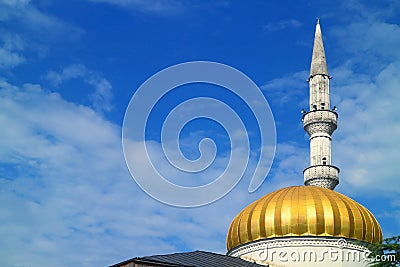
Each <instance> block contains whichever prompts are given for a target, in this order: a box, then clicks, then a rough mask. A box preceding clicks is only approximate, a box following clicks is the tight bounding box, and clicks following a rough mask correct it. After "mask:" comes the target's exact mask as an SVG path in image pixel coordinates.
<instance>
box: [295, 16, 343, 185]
mask: <svg viewBox="0 0 400 267" xmlns="http://www.w3.org/2000/svg"><path fill="white" fill-rule="evenodd" d="M331 78H332V77H331V76H329V75H328V68H327V65H326V58H325V51H324V44H323V42H322V33H321V27H320V24H319V19H318V20H317V25H316V28H315V37H314V48H313V53H312V60H311V69H310V78H309V79H308V82H309V85H310V106H309V111H308V112H306V111H304V110H303V114H304V115H303V119H302V121H303V125H304V130H305V131H306V132H307V133H308V134H309V136H310V166H309V167H308V168H306V169H304V171H303V174H304V184H305V185H315V186H320V187H325V188H329V189H332V190H333V189H334V188H335V186H336V185H337V184H338V183H339V168H337V167H335V166H333V165H332V161H331V140H332V138H331V135H332V133H333V132H334V131H335V130H336V128H337V117H338V114H337V113H336V112H335V111H334V110H335V109H336V107H334V108H333V109H331V108H330V96H329V80H330V79H331Z"/></svg>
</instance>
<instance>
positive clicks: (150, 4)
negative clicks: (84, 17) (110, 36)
mask: <svg viewBox="0 0 400 267" xmlns="http://www.w3.org/2000/svg"><path fill="white" fill-rule="evenodd" d="M89 1H91V2H94V3H107V4H110V5H114V6H117V7H120V8H124V9H129V10H135V11H139V12H143V13H153V14H161V15H172V14H176V13H178V12H181V11H183V9H184V5H183V2H182V1H178V0H89Z"/></svg>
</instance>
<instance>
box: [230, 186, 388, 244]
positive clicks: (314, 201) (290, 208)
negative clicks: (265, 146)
mask: <svg viewBox="0 0 400 267" xmlns="http://www.w3.org/2000/svg"><path fill="white" fill-rule="evenodd" d="M284 236H332V237H343V238H351V239H357V240H362V241H366V242H369V243H379V242H381V241H382V230H381V227H380V226H379V223H378V222H377V220H376V219H375V217H374V216H373V215H372V213H371V212H370V211H369V210H368V209H366V208H365V207H363V206H362V205H360V204H358V203H357V202H356V201H354V200H352V199H351V198H349V197H346V196H344V195H342V194H340V193H338V192H335V191H333V190H330V189H326V188H321V187H317V186H292V187H287V188H283V189H279V190H277V191H274V192H272V193H270V194H268V195H265V196H263V197H262V198H260V199H258V200H257V201H255V202H253V203H252V204H250V205H249V206H247V207H246V208H244V209H243V210H242V211H241V212H240V213H239V214H238V215H237V216H236V217H235V218H234V219H233V221H232V223H231V226H230V228H229V231H228V236H227V241H226V245H227V249H228V251H229V250H231V249H232V248H234V247H237V246H239V245H241V244H245V243H248V242H252V241H256V240H260V239H265V238H273V237H284Z"/></svg>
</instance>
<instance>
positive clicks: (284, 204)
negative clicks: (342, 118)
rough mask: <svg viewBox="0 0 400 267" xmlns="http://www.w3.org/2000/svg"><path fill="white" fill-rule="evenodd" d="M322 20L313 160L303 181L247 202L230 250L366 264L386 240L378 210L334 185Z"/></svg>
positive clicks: (314, 79)
mask: <svg viewBox="0 0 400 267" xmlns="http://www.w3.org/2000/svg"><path fill="white" fill-rule="evenodd" d="M330 79H331V76H329V74H328V68H327V64H326V58H325V51H324V45H323V42H322V34H321V27H320V23H319V20H318V21H317V25H316V29H315V38H314V47H313V52H312V60H311V70H310V77H309V79H308V82H309V85H310V101H309V102H310V105H309V111H305V110H303V119H302V121H303V126H304V130H305V131H306V132H307V133H308V135H309V136H310V166H309V167H307V168H305V169H304V171H303V174H304V186H292V187H287V188H282V189H279V190H277V191H274V192H272V193H269V194H267V195H265V196H263V197H262V198H260V199H258V200H257V201H255V202H253V203H252V204H250V205H249V206H247V207H246V208H244V209H243V210H242V211H241V212H240V213H239V214H238V215H237V216H236V217H235V218H234V219H233V221H232V223H231V225H230V228H229V231H228V236H227V249H228V253H227V255H229V256H233V257H240V258H242V259H246V260H248V261H252V262H257V263H259V264H264V265H267V264H268V265H270V266H352V267H353V266H354V267H355V266H366V262H365V261H364V258H365V256H366V254H367V252H368V250H367V249H366V245H367V243H379V242H381V241H382V231H381V228H380V226H379V223H378V222H377V220H376V219H375V217H374V215H373V214H372V213H371V212H370V211H369V210H367V209H366V208H365V207H363V206H362V205H360V204H359V203H357V202H356V201H354V200H352V199H351V198H349V197H347V196H345V195H342V194H340V193H338V192H335V191H334V188H335V186H336V185H337V184H338V183H339V168H338V167H336V166H334V165H332V160H331V140H332V138H331V135H332V133H333V132H334V131H335V130H336V128H337V117H338V114H337V113H336V112H335V109H336V108H335V107H334V108H331V107H330V93H329V81H330Z"/></svg>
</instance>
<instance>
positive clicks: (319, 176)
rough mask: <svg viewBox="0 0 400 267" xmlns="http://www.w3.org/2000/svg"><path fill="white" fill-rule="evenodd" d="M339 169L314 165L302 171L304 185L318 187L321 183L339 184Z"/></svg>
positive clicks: (331, 166)
mask: <svg viewBox="0 0 400 267" xmlns="http://www.w3.org/2000/svg"><path fill="white" fill-rule="evenodd" d="M339 172H340V170H339V168H338V167H336V166H333V165H314V166H310V167H308V168H306V169H304V171H303V175H304V184H305V185H319V184H320V183H321V182H323V181H330V183H332V182H333V183H334V184H335V186H336V184H338V183H339Z"/></svg>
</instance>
